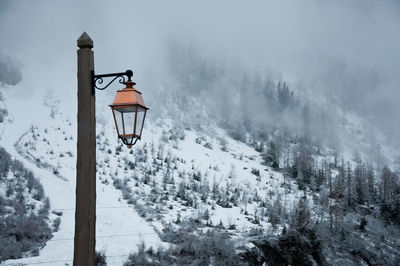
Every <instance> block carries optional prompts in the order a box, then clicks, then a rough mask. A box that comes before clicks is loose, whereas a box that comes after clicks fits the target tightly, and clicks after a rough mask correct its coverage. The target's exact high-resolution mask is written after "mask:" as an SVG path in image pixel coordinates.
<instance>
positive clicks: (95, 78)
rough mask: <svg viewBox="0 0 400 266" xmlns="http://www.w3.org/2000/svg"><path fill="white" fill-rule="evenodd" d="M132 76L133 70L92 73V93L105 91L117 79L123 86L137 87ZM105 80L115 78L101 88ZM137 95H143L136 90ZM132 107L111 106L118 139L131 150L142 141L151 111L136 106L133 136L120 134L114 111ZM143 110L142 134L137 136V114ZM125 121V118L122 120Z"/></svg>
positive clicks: (125, 105)
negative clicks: (148, 113)
mask: <svg viewBox="0 0 400 266" xmlns="http://www.w3.org/2000/svg"><path fill="white" fill-rule="evenodd" d="M125 76H126V78H125ZM132 76H133V71H132V70H129V69H128V70H126V71H125V72H119V73H109V74H98V75H96V74H95V73H94V71H92V93H93V94H95V91H96V89H98V90H105V89H106V88H107V87H108V86H110V85H111V84H112V83H113V82H114V81H115V80H116V79H118V78H119V80H118V82H119V83H121V84H126V83H130V84H132V85H133V86H134V85H136V83H135V82H133V81H132ZM103 78H113V79H112V80H111V81H110V82H108V83H107V85H105V86H101V84H103V82H104V80H103ZM135 91H136V92H137V93H139V94H142V93H141V92H140V91H137V90H135ZM110 106H111V105H110ZM129 107H132V106H130V105H127V104H123V105H120V106H111V109H112V114H113V118H114V123H115V128H116V130H117V134H118V138H120V139H121V140H122V142H123V143H124V144H125V145H127V146H128V148H131V147H132V146H133V145H135V144H136V142H137V141H138V140H139V139H141V136H142V131H143V126H144V120H145V119H146V113H147V110H148V109H149V108H148V107H146V106H143V105H141V104H136V105H135V107H134V108H136V111H135V120H134V121H135V124H134V125H133V134H120V132H119V131H120V129H119V127H118V125H117V120H116V117H115V111H116V110H114V109H119V108H121V109H122V108H129ZM139 107H140V108H143V109H144V110H145V111H144V114H143V119H142V121H141V127H140V132H139V135H137V134H136V126H137V125H136V123H137V113H138V109H139ZM122 119H123V118H122ZM122 126H123V128H125V125H124V122H123V125H122ZM129 137H132V138H131V140H130V141H128V138H129Z"/></svg>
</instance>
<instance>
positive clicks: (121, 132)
mask: <svg viewBox="0 0 400 266" xmlns="http://www.w3.org/2000/svg"><path fill="white" fill-rule="evenodd" d="M77 45H78V47H79V50H78V135H77V136H78V141H77V162H76V209H75V238H74V260H73V263H74V266H95V242H96V237H95V233H96V229H95V228H96V227H95V225H96V108H95V89H99V90H104V89H106V88H107V87H108V86H109V85H110V84H111V83H112V82H114V81H115V80H116V79H119V83H123V84H125V85H126V88H124V89H122V90H119V91H118V92H117V95H116V97H115V100H114V102H113V104H111V105H110V107H111V109H112V112H113V116H114V121H115V126H116V129H117V134H118V138H121V139H122V142H123V143H124V144H126V145H127V146H128V147H129V148H130V147H131V146H132V145H134V144H135V143H136V142H137V140H139V139H141V136H142V130H143V125H144V119H145V117H146V111H147V110H148V108H147V107H146V106H145V104H144V102H143V98H142V96H141V93H140V92H139V91H137V90H136V89H135V88H133V85H135V83H134V82H132V80H131V78H132V75H133V72H132V71H131V70H127V71H125V72H120V73H111V74H101V75H95V72H94V53H93V51H92V48H93V41H92V39H91V38H90V37H89V35H87V34H86V32H84V33H83V34H82V35H81V36H80V37H79V39H78V40H77ZM125 76H126V77H127V78H128V79H127V80H126V79H125ZM107 77H112V78H113V79H112V80H111V81H110V82H109V83H108V84H107V85H106V86H104V87H101V84H102V83H103V78H107Z"/></svg>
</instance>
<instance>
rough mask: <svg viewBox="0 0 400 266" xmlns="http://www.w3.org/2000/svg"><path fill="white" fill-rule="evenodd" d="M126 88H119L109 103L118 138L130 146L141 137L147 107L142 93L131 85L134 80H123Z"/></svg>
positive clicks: (133, 83)
mask: <svg viewBox="0 0 400 266" xmlns="http://www.w3.org/2000/svg"><path fill="white" fill-rule="evenodd" d="M125 85H126V88H124V89H122V90H119V91H118V92H117V95H115V99H114V102H113V103H112V104H110V107H111V109H112V112H113V116H114V122H115V127H116V129H117V134H118V138H120V139H122V142H123V143H124V144H125V145H127V146H128V148H131V147H132V145H135V143H136V142H137V141H138V140H139V139H140V138H141V136H142V131H143V125H144V119H145V118H146V112H147V110H148V108H147V107H146V106H145V105H144V101H143V97H142V93H140V92H139V91H137V90H136V89H135V88H133V86H134V85H135V82H132V81H130V80H128V81H127V82H125Z"/></svg>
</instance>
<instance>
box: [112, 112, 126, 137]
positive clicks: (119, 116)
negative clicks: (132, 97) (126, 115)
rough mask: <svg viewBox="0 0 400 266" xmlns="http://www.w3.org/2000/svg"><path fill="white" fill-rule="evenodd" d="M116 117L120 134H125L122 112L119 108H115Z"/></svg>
mask: <svg viewBox="0 0 400 266" xmlns="http://www.w3.org/2000/svg"><path fill="white" fill-rule="evenodd" d="M113 112H114V117H115V124H116V126H117V132H118V134H119V135H122V134H124V131H123V125H122V113H121V112H120V111H118V110H117V109H113Z"/></svg>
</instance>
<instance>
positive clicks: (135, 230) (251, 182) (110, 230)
mask: <svg viewBox="0 0 400 266" xmlns="http://www.w3.org/2000/svg"><path fill="white" fill-rule="evenodd" d="M21 86H23V84H22V85H21ZM5 99H6V100H5V104H6V105H7V107H8V110H9V116H8V121H7V122H6V123H4V124H2V128H1V137H2V139H1V141H0V145H2V146H4V147H5V148H6V149H7V150H8V151H9V152H10V153H11V154H12V155H13V156H15V158H18V159H19V160H21V161H22V162H23V163H24V164H25V165H26V166H27V167H28V168H29V169H31V170H32V171H33V172H34V173H35V175H36V176H37V177H39V178H40V181H41V182H42V184H43V186H44V188H45V193H46V195H47V196H48V197H49V198H50V202H51V209H52V210H53V211H56V212H62V216H61V224H60V230H59V231H58V232H56V233H55V234H54V237H53V238H52V239H51V240H50V241H48V242H47V245H46V246H45V247H44V248H43V249H42V250H41V251H40V256H38V257H33V258H24V259H19V260H10V261H7V262H5V263H4V265H13V264H17V263H23V264H27V265H29V264H30V263H41V262H49V263H50V262H51V264H52V265H64V263H65V262H67V263H68V262H70V261H71V259H72V256H73V232H74V218H75V217H74V206H75V178H76V177H75V164H76V161H75V160H76V157H75V156H76V146H75V145H76V144H75V143H76V121H75V119H76V118H75V116H74V112H75V111H74V110H73V108H71V107H73V106H74V105H73V104H70V103H68V102H61V101H60V100H58V99H57V98H56V97H55V96H53V95H52V94H51V93H48V92H46V93H43V94H40V93H38V94H31V95H29V96H28V97H26V98H23V99H21V98H20V97H19V94H18V93H17V90H16V89H13V90H11V89H9V90H7V91H6V93H5ZM71 102H73V101H72V99H71ZM17 103H18V104H17ZM33 103H35V104H33ZM36 103H43V104H36ZM99 106H100V107H99ZM101 106H105V105H98V107H97V108H98V110H99V109H100V111H98V114H100V115H99V119H98V120H99V124H98V130H97V131H98V144H97V145H98V158H97V163H98V182H97V224H96V234H97V239H96V249H97V250H98V251H99V250H104V251H105V254H106V256H107V261H108V262H109V263H110V265H121V264H122V263H123V262H124V261H126V259H127V256H128V254H129V253H130V252H132V251H134V250H135V249H136V248H137V246H138V244H139V243H141V242H142V241H143V242H144V243H145V244H146V246H147V247H150V246H153V247H155V248H158V247H160V246H168V245H167V244H165V243H162V242H161V240H160V238H159V236H158V235H157V232H158V233H160V232H162V230H163V229H165V228H166V227H169V226H170V224H171V223H173V222H174V221H175V220H176V219H177V217H178V216H180V217H182V218H181V219H182V220H185V219H189V218H191V217H201V216H202V215H203V214H204V212H205V211H206V210H209V212H210V218H209V221H210V222H211V223H212V224H214V225H217V224H218V223H223V224H224V225H226V226H234V228H236V230H235V231H234V232H236V233H235V235H236V236H237V237H242V236H245V235H246V234H248V232H249V231H250V230H251V229H252V228H263V230H269V229H268V228H269V227H270V224H269V223H268V222H267V220H266V219H264V218H263V217H261V221H260V222H259V224H256V223H255V222H254V221H255V219H257V218H255V217H258V216H260V215H261V214H260V210H259V209H258V207H257V206H258V203H257V202H255V201H253V198H254V195H258V197H259V198H261V199H267V198H268V199H269V200H270V201H271V202H272V201H273V200H275V199H276V198H277V196H278V195H283V194H285V190H284V187H283V186H282V184H283V177H282V174H281V173H277V172H273V171H272V170H271V169H270V168H269V167H266V166H264V165H262V164H261V158H260V155H259V154H258V153H257V152H255V151H254V149H253V148H251V147H249V146H247V145H245V144H243V143H240V142H237V141H235V140H233V139H231V138H229V137H227V136H226V133H225V132H224V131H223V130H220V129H218V128H217V127H215V126H212V127H210V129H209V130H207V132H208V133H205V132H202V131H196V130H193V129H192V130H184V132H183V134H184V138H183V139H182V140H174V141H172V140H170V141H168V140H167V141H166V140H165V139H164V140H163V135H164V138H165V134H167V135H168V133H166V132H168V131H169V130H170V129H171V128H173V122H172V121H158V122H157V121H156V122H154V121H150V122H149V121H148V123H147V125H146V128H145V132H144V138H143V141H141V142H139V144H137V145H136V146H135V147H134V148H133V149H132V150H128V149H127V148H126V147H122V149H121V151H120V152H118V155H117V154H115V153H114V150H115V149H116V148H117V149H119V143H118V142H117V138H116V136H115V132H114V128H113V123H112V121H111V115H110V116H107V114H108V112H109V110H107V109H104V110H103V107H101ZM21 108H22V109H21ZM27 114H29V115H27ZM210 132H212V133H211V134H210ZM222 139H224V140H223V141H222ZM151 146H152V147H155V150H156V153H157V154H161V155H160V156H161V157H162V158H160V160H159V161H160V162H162V161H164V160H165V158H166V157H170V158H175V159H174V164H175V170H174V171H173V173H172V176H173V177H174V178H175V179H176V185H178V182H180V181H182V180H185V178H186V176H187V177H188V178H187V181H188V182H189V178H190V176H192V175H193V174H194V173H196V174H197V173H199V174H201V175H202V176H204V178H202V179H203V182H207V183H208V184H207V185H208V186H209V187H210V188H212V187H213V186H217V187H218V189H219V190H223V189H228V188H229V189H234V188H236V189H237V191H240V192H239V194H240V195H239V196H240V199H238V201H239V203H238V204H237V206H231V208H225V207H221V206H220V205H218V204H216V201H215V200H211V199H210V200H208V201H207V202H202V203H200V204H199V206H198V207H196V208H192V207H190V206H189V207H185V206H184V202H183V201H179V200H172V199H171V200H170V201H168V202H164V203H163V206H162V207H160V209H159V214H160V215H158V216H157V218H154V217H152V216H151V217H150V213H151V212H152V211H151V209H152V208H153V207H154V206H153V205H151V204H148V203H149V202H148V198H149V197H150V196H151V195H152V193H153V192H154V191H152V188H150V187H149V186H147V185H143V184H142V185H139V186H138V187H137V186H135V183H134V182H128V183H129V186H130V187H131V188H132V191H133V193H134V194H135V195H142V196H143V198H141V197H138V201H137V203H139V204H136V206H132V204H128V203H127V201H126V200H124V199H123V198H124V195H122V194H121V191H119V190H117V189H115V188H114V186H113V185H112V182H113V180H112V179H110V176H111V177H112V178H114V177H113V175H114V174H117V175H119V176H120V177H121V179H124V178H126V177H131V176H134V175H137V176H139V178H140V176H142V175H143V173H144V172H145V169H146V167H154V165H152V164H151V163H150V162H151V161H152V160H153V161H154V160H157V159H156V158H155V157H156V156H154V157H152V158H149V160H148V162H147V163H143V162H140V161H139V162H138V163H137V166H138V167H137V168H136V170H134V171H127V170H123V166H122V163H121V162H125V163H128V162H135V163H136V161H137V158H138V157H139V156H138V154H137V153H138V152H143V151H144V150H145V149H150V148H149V147H151ZM146 147H147V148H146ZM160 147H162V148H161V149H162V150H160ZM111 150H112V151H111ZM154 155H155V154H154ZM177 158H179V160H177ZM105 162H108V165H109V166H108V167H106V166H105V164H106V163H105ZM162 167H163V168H162V170H161V171H160V172H159V173H158V174H156V175H155V176H154V182H155V183H156V184H157V185H156V187H157V186H158V187H159V188H160V187H161V186H162V183H163V182H162V178H163V175H164V174H165V171H166V170H165V169H167V167H165V165H163V166H162ZM125 169H126V167H125ZM252 170H257V171H259V173H260V174H259V176H257V175H255V174H252ZM179 173H181V177H179ZM182 176H183V178H182ZM117 179H118V178H117ZM171 188H172V185H171V184H169V185H168V190H169V189H171ZM141 193H142V194H141ZM195 194H196V193H194V195H195ZM301 196H302V192H299V191H298V190H297V189H296V185H294V184H292V187H291V189H290V191H289V192H288V193H287V196H286V197H285V200H286V202H287V206H288V207H287V208H288V209H291V208H292V202H293V201H294V200H295V199H296V198H299V197H301ZM282 200H283V198H282ZM138 206H145V209H144V211H145V212H147V211H149V213H148V214H145V215H143V213H140V215H139V214H138V213H137V212H136V211H135V210H134V208H136V210H137V208H138Z"/></svg>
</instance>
